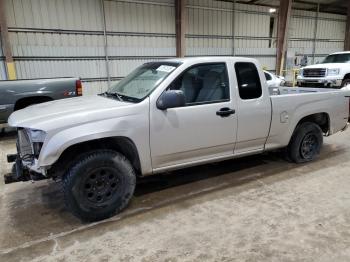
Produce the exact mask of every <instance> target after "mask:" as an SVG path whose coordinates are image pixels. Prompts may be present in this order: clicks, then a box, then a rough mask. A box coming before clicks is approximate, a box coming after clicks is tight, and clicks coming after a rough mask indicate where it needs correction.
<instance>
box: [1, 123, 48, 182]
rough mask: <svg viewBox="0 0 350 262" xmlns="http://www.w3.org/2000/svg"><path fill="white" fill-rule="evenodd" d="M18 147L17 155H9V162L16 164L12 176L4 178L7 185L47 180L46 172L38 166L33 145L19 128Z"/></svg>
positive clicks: (8, 175)
mask: <svg viewBox="0 0 350 262" xmlns="http://www.w3.org/2000/svg"><path fill="white" fill-rule="evenodd" d="M16 147H17V153H16V154H11V155H7V162H9V163H14V164H13V167H12V171H11V174H7V175H5V177H4V178H5V184H8V183H13V182H19V181H28V180H41V179H43V178H45V175H46V170H45V169H41V168H40V167H39V166H38V160H37V159H36V157H35V154H34V152H35V150H34V148H33V143H32V142H31V139H30V138H29V137H28V135H27V133H26V131H25V130H24V129H22V128H19V129H18V131H17V142H16Z"/></svg>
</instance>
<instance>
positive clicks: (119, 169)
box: [5, 57, 349, 221]
mask: <svg viewBox="0 0 350 262" xmlns="http://www.w3.org/2000/svg"><path fill="white" fill-rule="evenodd" d="M348 95H349V91H343V90H327V89H312V88H305V89H302V88H298V89H288V88H285V87H283V88H281V90H280V92H279V95H270V94H269V91H268V87H267V83H266V79H265V76H264V72H263V70H262V69H261V66H260V65H259V63H258V62H257V61H256V60H254V59H250V58H240V57H197V58H183V59H172V60H165V61H158V62H150V63H146V64H144V65H142V66H140V67H139V68H137V69H136V70H135V71H133V72H132V73H131V74H130V75H128V76H127V77H125V78H124V79H123V80H121V81H120V82H118V83H116V84H115V85H112V86H111V88H110V89H109V91H108V92H105V93H103V94H100V95H98V96H90V97H80V98H71V99H65V100H61V101H53V102H48V103H44V104H40V105H35V106H31V107H29V108H27V109H23V110H19V111H16V112H15V113H13V114H12V115H11V117H10V119H9V124H10V125H11V126H13V127H17V128H18V142H17V148H18V149H17V150H18V152H17V153H16V154H13V155H8V161H9V162H15V164H14V166H15V168H14V169H13V174H12V175H10V176H7V177H5V181H6V182H8V183H9V182H16V181H24V180H29V179H31V180H36V179H42V178H53V179H58V180H60V181H62V185H63V192H64V199H65V203H66V205H67V207H68V209H69V210H70V211H71V212H72V213H73V214H75V215H76V216H78V217H79V218H81V219H82V220H86V221H95V220H100V219H104V218H107V217H110V216H112V215H113V214H115V213H117V212H119V211H121V210H122V209H123V208H125V207H126V206H127V204H128V202H129V201H130V199H131V198H132V196H133V192H134V189H135V185H136V179H137V177H141V176H147V175H152V174H156V173H160V172H164V171H170V170H175V169H180V168H184V167H189V166H194V165H200V164H204V163H211V162H217V161H222V160H226V159H232V158H237V157H242V156H247V155H251V154H259V153H262V152H265V151H270V150H275V149H279V148H285V149H286V152H287V156H288V158H289V159H290V160H292V161H294V162H296V163H302V162H306V161H310V160H313V159H314V158H315V157H316V156H317V155H318V154H319V152H320V149H321V147H322V143H323V135H326V136H329V135H332V134H334V133H337V132H338V131H341V130H344V129H345V128H346V127H347V122H348V115H349V98H348V97H347V96H348Z"/></svg>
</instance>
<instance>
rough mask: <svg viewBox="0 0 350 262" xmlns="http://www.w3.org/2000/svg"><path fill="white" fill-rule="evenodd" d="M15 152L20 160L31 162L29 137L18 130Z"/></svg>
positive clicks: (31, 154)
mask: <svg viewBox="0 0 350 262" xmlns="http://www.w3.org/2000/svg"><path fill="white" fill-rule="evenodd" d="M17 151H18V154H19V156H20V157H21V159H23V160H24V161H32V160H33V149H32V144H31V142H30V139H29V136H28V134H27V132H26V131H25V130H24V129H19V130H18V137H17Z"/></svg>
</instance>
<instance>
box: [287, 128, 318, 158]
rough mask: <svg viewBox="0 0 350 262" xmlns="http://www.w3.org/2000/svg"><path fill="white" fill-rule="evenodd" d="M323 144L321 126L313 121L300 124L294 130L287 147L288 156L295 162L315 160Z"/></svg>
mask: <svg viewBox="0 0 350 262" xmlns="http://www.w3.org/2000/svg"><path fill="white" fill-rule="evenodd" d="M322 144H323V134H322V130H321V128H320V127H319V126H318V125H316V124H314V123H311V122H305V123H302V124H300V125H299V126H298V127H297V129H296V130H295V131H294V134H293V136H292V138H291V141H290V143H289V145H288V148H287V154H288V158H289V159H290V160H291V161H293V162H295V163H303V162H308V161H312V160H314V159H315V158H316V157H317V156H318V155H319V153H320V150H321V147H322Z"/></svg>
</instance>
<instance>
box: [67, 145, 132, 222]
mask: <svg viewBox="0 0 350 262" xmlns="http://www.w3.org/2000/svg"><path fill="white" fill-rule="evenodd" d="M135 184H136V175H135V171H134V169H133V167H132V165H131V164H130V162H129V161H128V160H127V159H126V158H125V156H123V155H122V154H120V153H118V152H115V151H111V150H96V151H92V152H88V153H86V154H84V155H83V156H82V157H81V158H80V159H79V160H77V161H76V162H75V163H74V164H73V165H72V167H71V168H70V169H69V170H68V172H67V173H66V174H65V176H64V177H63V191H64V198H65V204H66V206H67V208H68V209H69V210H70V211H71V212H72V213H73V214H74V215H75V216H77V217H78V218H80V219H82V220H84V221H98V220H102V219H105V218H108V217H111V216H113V215H114V214H116V213H118V212H119V211H121V210H122V209H123V208H125V207H126V206H127V204H128V203H129V201H130V199H131V197H132V196H133V193H134V189H135Z"/></svg>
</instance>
